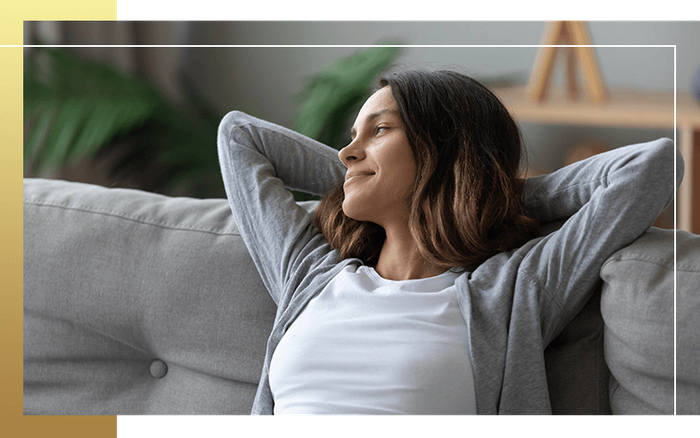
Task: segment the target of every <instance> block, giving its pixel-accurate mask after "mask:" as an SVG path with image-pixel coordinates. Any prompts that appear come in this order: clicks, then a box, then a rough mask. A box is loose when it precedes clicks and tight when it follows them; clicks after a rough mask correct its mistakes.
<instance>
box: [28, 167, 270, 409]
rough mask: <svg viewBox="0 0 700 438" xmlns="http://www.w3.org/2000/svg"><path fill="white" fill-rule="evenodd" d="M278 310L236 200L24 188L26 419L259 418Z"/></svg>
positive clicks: (44, 184)
mask: <svg viewBox="0 0 700 438" xmlns="http://www.w3.org/2000/svg"><path fill="white" fill-rule="evenodd" d="M275 310H276V308H275V306H274V303H273V302H272V300H271V299H270V297H269V295H268V293H267V291H266V290H265V287H264V286H263V284H262V282H261V280H260V278H259V276H258V274H257V271H256V269H255V267H254V265H253V262H252V260H251V259H250V256H249V254H248V251H247V250H246V248H245V246H244V244H243V241H242V239H241V237H240V235H239V234H238V230H237V228H236V225H235V223H234V222H233V219H232V216H231V213H230V210H229V206H228V203H227V201H226V200H225V199H210V200H197V199H189V198H170V197H166V196H161V195H157V194H153V193H146V192H142V191H136V190H126V189H107V188H103V187H98V186H93V185H87V184H79V183H69V182H64V181H53V180H39V179H27V180H25V183H24V352H25V353H24V380H25V384H24V411H25V413H26V414H112V415H113V414H132V413H143V414H165V413H167V414H181V413H185V414H198V413H207V414H234V413H235V414H247V413H249V412H250V407H251V405H252V400H253V396H254V393H255V389H256V387H257V382H258V381H259V378H260V372H261V369H262V362H263V357H264V352H265V345H266V340H267V336H268V334H269V331H270V328H271V327H272V322H273V319H274V315H275Z"/></svg>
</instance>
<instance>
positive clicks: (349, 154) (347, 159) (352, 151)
mask: <svg viewBox="0 0 700 438" xmlns="http://www.w3.org/2000/svg"><path fill="white" fill-rule="evenodd" d="M361 155H362V151H361V148H360V147H359V145H358V144H357V142H356V141H355V140H353V141H351V142H350V144H349V145H347V146H345V147H344V148H342V149H341V150H340V151H338V158H340V161H341V162H342V163H343V164H344V165H345V167H348V165H349V164H350V163H351V162H353V161H356V160H359V159H361V158H362V156H361Z"/></svg>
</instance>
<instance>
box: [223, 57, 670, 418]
mask: <svg viewBox="0 0 700 438" xmlns="http://www.w3.org/2000/svg"><path fill="white" fill-rule="evenodd" d="M521 147H522V146H521V140H520V134H519V132H518V129H517V127H516V125H515V123H514V121H513V120H512V118H511V117H510V115H509V114H508V112H507V110H506V109H505V108H504V107H503V105H502V104H501V103H500V102H499V101H498V99H497V98H496V97H495V96H494V95H493V94H492V93H491V92H490V91H489V90H488V89H486V88H485V87H483V86H482V85H480V84H479V83H478V82H476V81H474V80H472V79H470V78H468V77H466V76H464V75H461V74H459V73H454V72H427V71H406V72H399V73H394V74H391V75H388V76H386V77H384V78H382V79H381V81H380V88H379V90H378V91H376V92H375V93H374V94H373V95H372V96H371V97H370V98H369V99H368V100H367V102H365V104H364V106H363V107H362V109H361V110H360V112H359V114H358V117H357V119H356V121H355V124H354V125H353V129H352V141H351V142H350V144H349V145H348V146H347V147H345V148H344V149H343V150H341V151H340V153H336V151H334V150H333V149H331V148H328V147H326V146H324V145H322V144H319V143H317V142H315V141H313V140H311V139H308V138H306V137H303V136H301V135H299V134H297V133H294V132H292V131H289V130H287V129H285V128H282V127H279V126H276V125H273V124H271V123H267V122H264V121H262V120H258V119H255V118H253V117H250V116H247V115H245V114H241V113H237V112H233V113H230V114H229V115H227V116H226V118H224V120H223V121H222V123H221V126H220V129H219V155H220V161H221V166H222V172H223V176H224V183H225V186H226V190H227V194H228V197H229V200H230V204H231V209H232V211H233V215H234V219H235V220H236V223H237V224H238V226H239V229H240V230H241V235H242V236H243V239H244V241H245V242H246V245H247V247H248V249H249V251H250V253H251V256H252V257H253V260H254V262H255V264H256V266H257V268H258V270H259V272H260V275H261V277H262V279H263V282H264V283H265V285H266V287H267V289H268V291H269V292H270V294H271V296H272V298H273V299H274V300H275V302H276V304H277V305H278V312H277V316H276V320H275V324H274V326H273V329H272V333H271V335H270V338H269V340H268V346H267V352H266V358H265V362H264V364H263V372H262V378H261V382H260V385H259V387H258V392H257V394H256V398H255V402H254V406H253V413H257V414H272V413H275V414H277V413H312V414H313V413H318V414H321V413H328V414H340V413H357V414H368V413H378V414H386V413H407V414H470V413H478V414H494V413H502V414H509V413H511V414H525V413H535V414H545V413H550V412H551V409H550V404H549V398H548V391H547V384H546V376H545V371H544V370H545V367H544V358H543V351H544V348H545V347H546V346H547V344H548V343H549V342H550V341H551V340H552V339H553V338H554V337H555V336H556V335H557V334H558V333H559V332H560V331H561V330H562V329H563V328H564V326H565V325H566V324H567V323H568V322H569V321H570V320H571V319H572V318H573V317H574V316H575V315H576V314H577V313H578V311H579V310H580V309H581V307H582V306H583V305H584V304H585V303H586V301H587V300H588V298H589V297H590V295H591V294H592V292H593V291H594V290H595V287H596V284H597V282H598V271H599V269H600V267H601V265H602V263H603V262H604V261H605V260H606V259H607V258H608V256H609V255H610V254H612V253H613V252H614V251H616V250H617V249H619V248H621V247H623V246H625V245H628V244H629V243H631V242H632V241H633V240H634V239H636V238H637V237H638V236H639V235H640V234H642V233H643V232H644V231H645V230H646V229H647V228H648V227H649V226H651V224H652V223H653V221H654V219H655V218H656V216H657V215H658V214H659V213H660V212H661V211H662V210H663V209H664V207H665V206H666V205H668V203H669V202H670V200H671V199H672V195H673V187H674V186H673V184H674V181H673V168H672V163H673V157H674V153H675V148H674V146H673V144H672V142H671V141H670V140H667V139H661V140H657V141H655V142H651V143H647V144H642V145H635V146H628V147H625V148H620V149H616V150H614V151H611V152H608V153H605V154H602V155H599V156H596V157H593V158H591V159H588V160H585V161H583V162H580V163H576V164H574V165H571V166H568V167H566V168H564V169H561V170H559V171H557V172H554V173H552V174H550V175H544V176H540V177H535V178H531V179H528V180H527V181H526V182H525V183H524V184H522V183H521V182H520V181H519V180H518V179H517V171H518V166H519V161H520V150H521ZM678 162H679V163H681V160H680V159H679V160H678ZM679 170H681V172H678V174H679V175H680V174H681V173H682V166H681V167H679ZM679 179H680V178H679ZM675 183H677V182H675ZM289 190H301V191H305V192H309V193H315V194H326V193H328V194H327V195H326V196H325V197H324V199H323V200H322V202H321V204H320V206H319V207H318V210H317V212H316V217H315V218H314V215H313V214H312V213H309V212H307V211H306V210H305V209H304V208H302V207H300V206H298V205H297V204H296V203H295V202H294V200H293V197H292V195H291V193H290V192H289ZM564 219H565V220H566V222H565V223H564V224H563V226H561V228H560V229H559V230H558V231H556V232H554V233H551V234H549V235H547V236H545V237H537V229H538V223H542V224H544V223H549V222H553V221H559V220H564Z"/></svg>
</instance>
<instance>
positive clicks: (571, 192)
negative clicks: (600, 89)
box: [218, 112, 683, 414]
mask: <svg viewBox="0 0 700 438" xmlns="http://www.w3.org/2000/svg"><path fill="white" fill-rule="evenodd" d="M218 148H219V160H220V164H221V168H222V173H223V179H224V184H225V187H226V193H227V196H228V199H229V203H230V205H231V210H232V212H233V216H234V219H235V221H236V223H237V224H238V227H239V229H240V232H241V235H242V237H243V240H244V242H245V243H246V245H247V247H248V249H249V251H250V254H251V256H252V258H253V261H254V263H255V265H256V267H257V269H258V271H259V273H260V276H261V278H262V280H263V282H264V284H265V286H266V287H267V289H268V291H269V292H270V295H271V296H272V298H273V300H274V301H275V303H276V304H277V309H278V310H277V314H276V318H275V323H274V326H273V328H272V332H271V334H270V337H269V339H268V343H267V351H266V356H265V361H264V364H263V370H262V376H261V380H260V384H259V386H258V391H257V393H256V397H255V402H254V404H253V409H252V413H253V414H272V412H273V406H274V400H273V399H272V394H271V393H270V386H269V380H268V371H269V365H270V360H271V358H272V354H273V353H274V351H275V348H276V346H277V345H278V343H279V341H280V339H281V338H282V336H283V335H284V333H285V331H286V329H287V328H288V327H289V325H290V324H292V323H293V322H294V320H295V318H296V317H297V315H298V314H299V312H300V311H301V310H302V309H303V308H304V306H305V305H306V303H308V302H309V300H310V299H311V298H313V297H314V296H315V295H317V294H318V293H319V292H320V291H321V290H322V289H323V288H324V286H325V285H326V284H328V282H329V281H330V280H331V279H332V278H333V277H334V276H335V275H336V274H337V273H338V272H339V271H340V270H341V269H342V268H343V267H345V266H347V265H348V264H350V263H355V264H360V263H361V261H360V260H358V259H346V260H338V253H337V252H336V251H335V250H333V249H332V248H331V247H330V245H329V244H328V243H327V242H326V241H325V240H324V238H323V236H322V235H321V234H320V232H319V230H318V229H317V228H316V226H315V223H314V217H313V214H310V213H309V212H308V211H307V210H305V209H304V208H302V207H299V206H298V205H297V204H296V203H295V202H294V199H293V195H292V193H291V192H290V191H289V190H300V191H304V192H308V193H314V194H319V195H321V194H323V193H324V191H325V190H326V189H327V188H328V187H329V186H331V185H333V184H334V183H337V182H339V181H341V180H342V179H343V177H344V174H345V167H344V166H343V165H342V163H341V162H340V160H339V159H338V157H337V151H335V150H334V149H332V148H329V147H327V146H325V145H323V144H321V143H318V142H316V141H314V140H311V139H309V138H307V137H304V136H302V135H300V134H298V133H295V132H293V131H290V130H288V129H286V128H283V127H280V126H277V125H274V124H272V123H268V122H265V121H263V120H260V119H256V118H254V117H251V116H248V115H246V114H243V113H240V112H231V113H229V114H228V115H227V116H226V117H225V118H224V119H223V121H222V122H221V125H220V127H219V136H218ZM674 155H675V156H676V163H677V167H676V169H677V172H676V179H675V180H674ZM682 174H683V162H682V158H681V157H680V155H679V154H677V152H676V149H675V147H674V145H673V142H672V141H671V140H669V139H659V140H656V141H653V142H650V143H644V144H639V145H633V146H627V147H623V148H618V149H614V150H612V151H610V152H607V153H604V154H600V155H597V156H595V157H592V158H590V159H588V160H584V161H582V162H578V163H575V164H573V165H570V166H567V167H565V168H563V169H560V170H558V171H556V172H554V173H552V174H549V175H543V176H538V177H534V178H530V179H528V180H527V182H526V184H525V190H524V193H523V208H524V210H525V213H526V214H527V215H529V216H532V217H535V218H536V219H537V220H539V221H540V223H543V224H545V223H550V222H555V221H561V220H566V221H565V222H564V223H563V225H562V226H561V228H559V229H558V230H557V231H555V232H553V233H550V234H548V235H546V236H543V237H540V238H537V239H534V240H532V241H530V242H528V243H526V244H525V245H523V246H522V247H520V248H517V249H514V250H512V251H508V252H503V253H499V254H497V255H495V256H493V257H491V258H490V259H488V260H487V261H485V262H484V263H482V264H481V265H480V266H479V267H477V268H476V269H475V270H474V271H471V272H464V273H463V274H462V275H461V276H460V277H459V278H458V279H457V281H456V285H457V290H458V296H459V304H460V308H461V311H462V315H463V316H464V319H465V321H466V323H467V327H468V328H469V345H470V357H471V360H472V367H473V369H474V380H475V389H476V400H477V410H478V413H479V414H549V413H551V408H550V403H549V395H548V390H547V380H546V375H545V365H544V355H543V352H544V349H545V347H546V346H547V344H548V343H549V342H550V341H551V340H552V339H554V337H555V336H556V335H557V334H558V333H559V332H560V331H561V330H562V329H563V328H564V326H566V324H567V323H568V322H569V321H570V320H571V319H572V318H573V317H574V316H575V315H576V314H577V313H578V312H579V310H580V309H581V308H582V307H583V305H584V304H585V303H586V302H587V300H588V298H589V297H590V295H591V294H592V293H593V292H594V290H595V288H596V286H597V284H598V281H599V270H600V268H601V266H602V264H603V262H604V261H605V260H606V259H607V258H608V257H609V256H610V255H611V254H612V253H613V252H615V251H616V250H618V249H620V248H622V247H624V246H626V245H629V244H630V243H632V242H633V241H634V240H635V239H636V238H637V237H639V236H640V235H641V234H642V233H643V232H644V231H645V230H646V229H647V228H649V227H650V226H651V225H652V223H653V222H654V220H655V218H656V217H657V216H658V214H659V213H660V212H661V211H662V210H663V209H664V208H665V207H666V206H667V205H668V204H669V202H670V201H671V200H672V197H673V193H674V187H675V186H677V185H678V184H679V183H680V181H681V178H682Z"/></svg>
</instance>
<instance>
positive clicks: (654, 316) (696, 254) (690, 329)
mask: <svg viewBox="0 0 700 438" xmlns="http://www.w3.org/2000/svg"><path fill="white" fill-rule="evenodd" d="M675 238H676V241H677V249H676V258H677V262H678V263H677V269H676V272H675V274H676V284H675V290H676V295H675V303H674V231H672V230H661V229H655V228H652V229H650V230H649V231H647V232H646V233H645V234H644V235H643V236H642V237H640V238H639V239H637V240H636V241H635V242H634V243H633V244H632V245H630V246H628V247H626V248H623V249H621V250H619V251H618V252H616V253H615V254H613V256H612V257H610V258H609V259H608V261H607V262H606V263H605V265H604V266H603V268H602V269H601V277H602V278H603V281H604V283H603V290H602V298H601V309H602V315H603V319H604V321H605V358H606V361H607V363H608V366H609V367H610V371H611V373H612V376H611V382H610V399H611V407H612V412H613V413H614V414H673V413H674V409H675V412H676V413H678V414H684V413H685V414H687V413H693V414H700V373H699V372H698V370H700V333H699V331H698V327H700V293H698V285H700V236H697V235H694V234H690V233H687V232H684V231H678V232H677V233H676V235H675ZM674 315H675V321H674ZM674 322H675V333H674ZM674 341H675V342H674ZM674 345H675V350H674ZM674 358H675V359H676V361H675V367H674ZM674 372H675V373H676V374H675V380H674ZM674 386H675V387H676V394H675V396H676V397H674Z"/></svg>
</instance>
